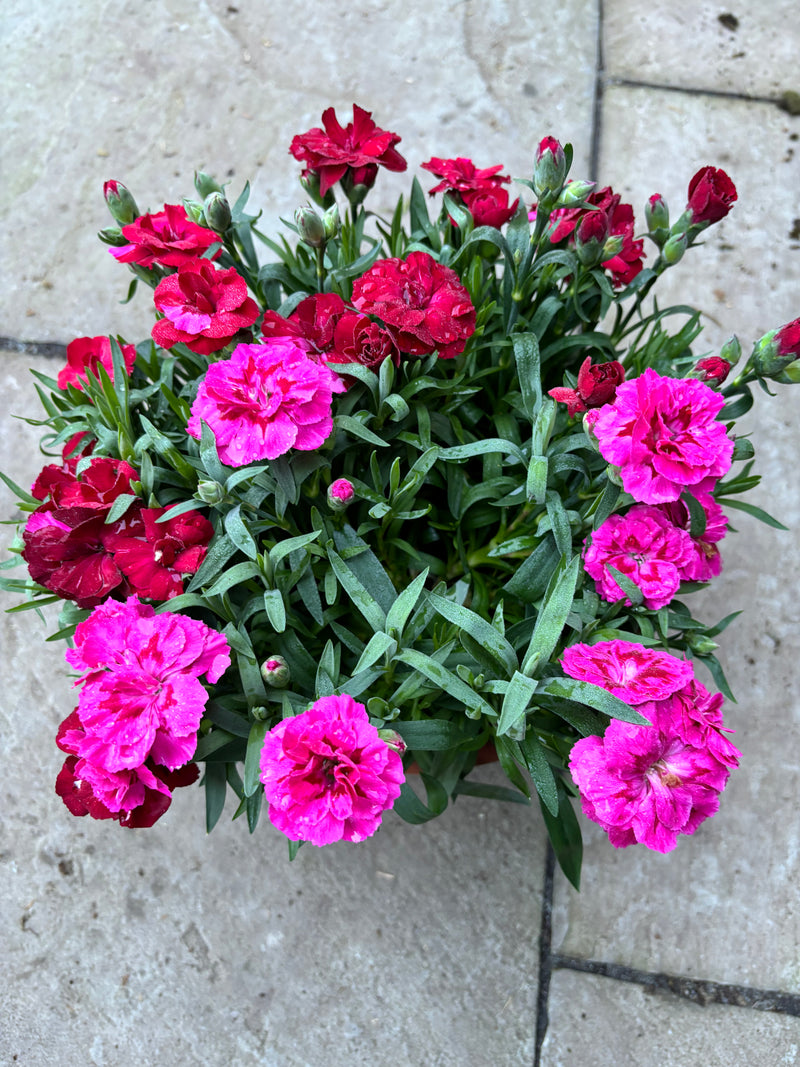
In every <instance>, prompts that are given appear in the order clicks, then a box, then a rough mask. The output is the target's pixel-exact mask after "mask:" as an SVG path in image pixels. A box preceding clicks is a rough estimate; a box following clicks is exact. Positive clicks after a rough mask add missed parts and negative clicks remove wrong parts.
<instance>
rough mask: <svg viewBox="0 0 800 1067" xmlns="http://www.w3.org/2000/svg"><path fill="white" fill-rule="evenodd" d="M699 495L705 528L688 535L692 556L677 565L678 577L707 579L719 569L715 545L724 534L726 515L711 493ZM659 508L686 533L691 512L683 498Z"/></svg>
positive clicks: (701, 580)
mask: <svg viewBox="0 0 800 1067" xmlns="http://www.w3.org/2000/svg"><path fill="white" fill-rule="evenodd" d="M698 499H699V501H700V504H701V505H702V508H703V510H704V511H705V513H706V528H705V530H704V531H703V533H702V534H700V536H699V537H691V535H690V537H691V541H692V546H693V549H694V551H693V553H692V558H691V560H690V561H689V562H688V563H686V564H685V565H684V566H683V567H681V569H680V572H681V581H684V580H685V581H687V582H710V581H711V579H712V578H716V576H717V575H718V574H719V573H720V572H721V570H722V557H721V556H720V552H719V549H718V548H717V542H718V541H721V540H722V538H723V537H724V536H725V533H726V530H727V526H728V516H727V515H726V514H725V513H724V512H723V510H722V508H721V507H720V506H719V504H718V503H717V502H716V500H715V499H714V498H713V496H708V495H706V494H702V495H701V496H700V497H699V498H698ZM658 508H659V511H662V512H663V513H664V515H665V516H666V517H667V519H668V520H669V521H670V522H671V523H672V524H673V526H680V528H681V529H682V530H686V532H687V533H689V527H690V526H691V516H690V515H689V509H688V507H687V506H686V504H685V503H684V502H683V500H674V501H672V502H671V503H669V504H659V505H658Z"/></svg>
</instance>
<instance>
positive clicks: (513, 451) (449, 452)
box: [439, 437, 525, 463]
mask: <svg viewBox="0 0 800 1067" xmlns="http://www.w3.org/2000/svg"><path fill="white" fill-rule="evenodd" d="M487 452H502V453H504V454H506V455H510V456H513V457H514V458H515V459H516V460H518V461H519V462H520V463H524V462H525V456H524V454H523V452H522V449H521V448H520V447H519V445H515V444H514V442H513V441H506V440H505V439H504V438H502V437H487V438H485V439H484V440H483V441H472V442H471V443H470V444H467V445H453V446H452V447H451V448H442V449H441V450H440V452H439V456H440V457H441V458H442V459H443V460H446V461H447V462H448V463H452V462H458V461H459V460H462V459H472V458H473V457H474V456H485V455H486V453H487Z"/></svg>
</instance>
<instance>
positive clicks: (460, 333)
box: [353, 252, 475, 359]
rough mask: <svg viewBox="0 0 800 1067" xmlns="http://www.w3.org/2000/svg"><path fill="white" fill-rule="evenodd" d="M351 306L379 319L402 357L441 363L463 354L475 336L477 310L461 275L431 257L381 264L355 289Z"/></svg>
mask: <svg viewBox="0 0 800 1067" xmlns="http://www.w3.org/2000/svg"><path fill="white" fill-rule="evenodd" d="M353 304H354V305H355V307H357V308H358V310H359V311H363V312H364V313H365V314H368V315H376V316H377V317H378V318H380V319H382V320H383V322H384V324H385V325H386V328H387V329H388V330H389V331H390V332H391V334H392V336H393V337H394V339H395V341H396V342H397V346H398V348H399V349H400V351H401V352H406V353H408V354H409V355H412V356H427V355H429V354H430V353H431V352H434V351H436V350H437V349H438V352H439V357H440V358H441V359H452V358H453V357H454V356H457V355H458V354H459V353H460V352H463V351H464V345H465V344H466V341H467V339H468V338H469V337H471V336H472V334H473V333H474V332H475V308H474V307H473V306H472V301H471V300H470V297H469V293H468V292H467V290H466V289H465V288H464V286H463V285H462V284H461V282H460V280H459V277H458V275H457V274H456V272H455V271H454V270H451V269H450V268H449V267H443V266H442V265H441V264H440V263H437V262H436V260H435V259H434V258H433V256H429V255H428V253H427V252H411V253H410V254H409V255H408V256H407V257H406V258H405V259H404V260H403V259H380V260H378V262H377V263H376V264H375V265H374V266H373V267H371V268H370V269H369V270H368V271H367V272H366V274H364V275H362V276H361V278H358V279H357V280H356V281H355V283H354V285H353Z"/></svg>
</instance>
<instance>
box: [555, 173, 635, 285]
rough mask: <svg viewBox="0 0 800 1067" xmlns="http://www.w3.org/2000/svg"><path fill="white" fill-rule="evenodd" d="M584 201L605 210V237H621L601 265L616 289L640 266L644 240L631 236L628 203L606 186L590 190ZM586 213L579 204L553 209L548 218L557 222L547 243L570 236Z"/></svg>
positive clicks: (629, 206) (629, 279) (631, 279)
mask: <svg viewBox="0 0 800 1067" xmlns="http://www.w3.org/2000/svg"><path fill="white" fill-rule="evenodd" d="M588 202H589V203H590V204H592V205H594V206H595V207H598V208H600V209H601V210H602V211H604V212H605V214H606V216H607V218H608V233H609V236H611V237H621V238H622V248H621V249H620V250H619V252H617V254H616V255H615V256H612V257H611V259H607V260H604V261H603V264H602V265H603V267H604V268H605V269H606V270H608V271H610V272H611V280H612V282H613V283H614V285H615V286H616V287H617V288H619V287H620V286H623V285H627V284H628V283H629V282H631V281H633V279H634V278H635V277H636V275H637V274H638V273H639V271H640V270H641V269H642V260H643V258H644V241H635V240H634V238H633V208H632V207H631V205H630V204H622V203H620V196H619V194H618V193H615V192H613V190H612V189H611V186H609V185H607V186H605V188H603V189H599V190H598V191H597V192H594V193H591V194H590V195H589V197H588ZM586 214H587V210H586V209H585V208H582V207H577V208H569V209H567V210H566V211H559V212H553V216H552V217H553V218H554V219H556V217H557V223H556V226H555V229H554V230H553V232H552V233H551V234H550V241H551V243H552V244H558V243H560V242H561V241H564V240H566V239H567V238H568V237H571V236H572V234H573V231H574V229H575V227H576V226H577V224H578V222H579V221H580V220H581V219H582V218H583V217H585V216H586ZM589 214H592V212H589Z"/></svg>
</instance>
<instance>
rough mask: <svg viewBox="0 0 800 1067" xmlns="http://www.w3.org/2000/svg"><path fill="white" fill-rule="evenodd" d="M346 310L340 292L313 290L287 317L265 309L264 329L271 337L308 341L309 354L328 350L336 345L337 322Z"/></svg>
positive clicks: (267, 335) (268, 336)
mask: <svg viewBox="0 0 800 1067" xmlns="http://www.w3.org/2000/svg"><path fill="white" fill-rule="evenodd" d="M346 310H347V305H346V304H345V302H344V300H342V298H341V297H340V296H339V294H338V293H313V294H312V295H311V296H307V297H305V299H303V300H301V301H300V303H299V304H298V305H297V307H296V308H295V309H294V311H293V312H292V313H291V315H290V316H289V318H288V319H284V318H283V317H282V316H281V315H279V314H278V313H277V311H265V312H264V319H263V321H262V323H261V332H262V333H263V335H264V337H265V338H267V340H269V339H270V338H272V337H294V338H297V339H299V340H301V341H304V342H307V344H306V345H304V346H303V347H306V348H307V349H308V351H309V353H310V354H313V353H317V354H320V353H322V352H328V351H329V350H330V349H331V347H332V346H333V331H334V329H335V327H336V323H337V322H338V321H339V319H340V318H341V316H342V315H343V314H344V313H345V311H346Z"/></svg>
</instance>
